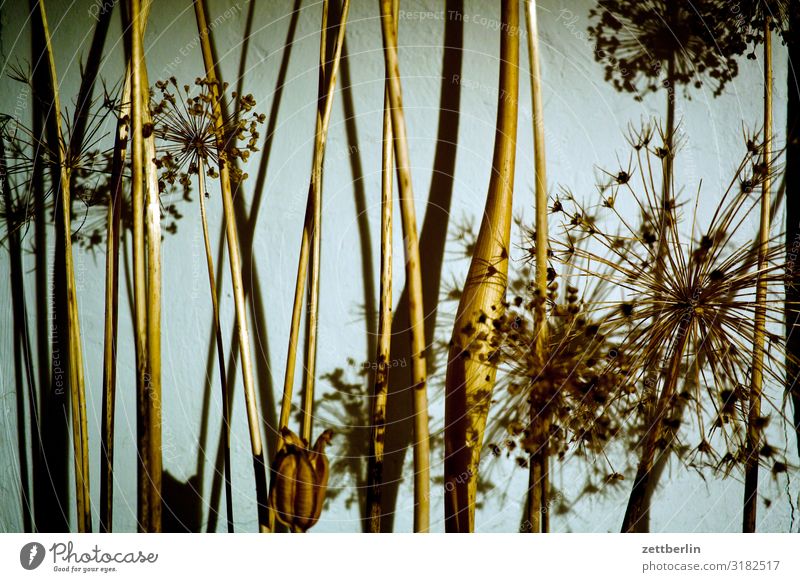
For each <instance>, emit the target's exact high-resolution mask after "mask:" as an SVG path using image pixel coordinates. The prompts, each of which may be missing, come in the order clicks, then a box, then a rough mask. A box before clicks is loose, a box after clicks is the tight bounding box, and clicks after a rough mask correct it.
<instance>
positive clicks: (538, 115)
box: [525, 0, 550, 533]
mask: <svg viewBox="0 0 800 582" xmlns="http://www.w3.org/2000/svg"><path fill="white" fill-rule="evenodd" d="M525 22H526V24H527V27H528V61H529V65H530V82H531V103H532V106H533V107H532V109H533V156H534V157H533V163H534V172H535V175H536V289H537V291H538V292H539V298H540V299H542V301H539V302H538V303H537V304H536V307H535V309H534V326H535V333H534V337H535V338H536V345H535V346H534V349H535V353H536V357H537V360H538V361H539V362H540V365H544V363H545V361H546V359H547V357H548V354H547V335H548V333H547V332H548V328H547V312H546V309H545V302H544V301H543V299H544V298H545V297H546V296H547V251H548V232H549V231H548V226H547V165H546V162H545V142H544V112H543V104H542V77H541V68H540V67H539V30H538V26H537V23H536V2H535V1H534V0H527V1H526V2H525ZM539 412H540V411H538V410H534V409H533V408H532V409H531V419H530V420H531V429H532V431H533V433H534V434H536V435H538V438H536V439H535V442H536V444H537V446H539V447H540V448H539V450H538V451H535V452H532V453H531V455H530V469H529V476H528V522H529V524H530V527H529V528H525V530H526V531H530V532H531V533H539V532H546V531H548V529H549V519H548V516H549V512H548V511H547V510H546V506H547V490H548V488H549V470H548V463H549V456H548V451H547V439H548V433H549V432H550V419H549V418H545V417H544V416H541V417H540V415H539Z"/></svg>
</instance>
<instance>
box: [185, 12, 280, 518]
mask: <svg viewBox="0 0 800 582" xmlns="http://www.w3.org/2000/svg"><path fill="white" fill-rule="evenodd" d="M194 10H195V17H196V19H197V30H198V33H199V37H200V47H201V49H202V53H203V64H204V65H205V72H206V78H207V79H208V80H209V81H210V83H211V85H210V89H211V98H212V107H213V111H214V117H215V119H216V123H217V129H218V130H220V135H219V136H218V144H217V147H218V149H219V150H220V153H222V152H223V151H224V149H225V144H224V143H223V141H222V140H223V137H222V135H221V133H222V123H223V122H222V115H221V111H222V107H221V104H220V97H219V87H218V82H217V74H216V70H215V66H214V58H213V56H212V54H211V41H210V40H209V29H208V20H207V18H206V14H205V8H204V7H203V0H194ZM219 183H220V191H221V193H222V204H223V210H224V213H225V233H226V237H227V240H228V258H229V262H230V269H231V281H232V284H233V299H234V304H235V311H236V329H237V333H238V336H239V352H240V357H241V360H242V377H243V381H244V396H245V406H246V408H247V424H248V427H249V429H250V446H251V451H252V455H253V469H254V471H255V483H256V500H257V503H258V523H259V530H260V531H261V532H266V531H269V510H268V503H267V501H268V492H267V482H266V464H265V461H264V446H263V442H262V439H261V428H260V417H259V413H258V408H257V405H256V394H255V387H254V380H253V361H252V358H251V355H250V333H249V330H248V325H247V307H246V305H245V300H244V285H243V284H242V258H241V251H240V249H239V235H238V233H237V231H236V214H235V210H234V207H233V193H232V191H231V177H230V170H229V169H228V165H227V164H226V163H221V164H220V167H219Z"/></svg>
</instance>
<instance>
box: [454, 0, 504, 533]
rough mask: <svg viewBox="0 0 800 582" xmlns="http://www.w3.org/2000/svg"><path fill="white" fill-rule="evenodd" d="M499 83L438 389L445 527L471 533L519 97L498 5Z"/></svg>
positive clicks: (490, 382) (500, 303) (490, 386)
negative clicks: (480, 203)
mask: <svg viewBox="0 0 800 582" xmlns="http://www.w3.org/2000/svg"><path fill="white" fill-rule="evenodd" d="M501 20H502V27H501V36H500V82H499V87H498V100H497V129H496V132H495V142H494V155H493V159H492V176H491V179H490V181H489V191H488V193H487V195H486V209H485V211H484V215H483V220H482V221H481V227H480V231H479V233H478V239H477V241H476V244H475V251H474V254H473V257H472V261H471V263H470V267H469V272H468V275H467V281H466V283H465V285H464V291H463V293H462V295H461V301H460V302H459V305H458V312H457V314H456V321H455V325H454V327H453V337H452V340H451V348H450V354H449V362H448V366H447V379H446V383H445V391H446V400H445V528H446V530H447V531H448V532H471V531H473V530H474V528H475V497H476V492H477V483H478V469H479V464H480V455H481V446H482V443H483V433H484V429H485V427H486V417H487V415H488V412H489V404H490V402H491V398H492V391H493V389H494V380H495V372H496V369H495V367H494V366H493V365H492V364H491V363H490V362H488V361H487V358H488V356H489V354H490V352H491V349H490V346H488V345H486V344H485V342H482V341H480V340H479V337H480V335H481V334H482V333H483V332H484V331H488V329H489V328H488V323H489V322H490V321H491V320H492V319H494V318H496V317H497V316H498V315H499V314H500V312H501V311H502V309H503V301H504V298H505V290H506V284H507V275H508V254H509V244H510V238H511V216H512V199H513V193H514V163H515V154H516V140H517V109H518V98H519V5H518V2H517V0H503V2H502V3H501Z"/></svg>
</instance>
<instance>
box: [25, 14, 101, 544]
mask: <svg viewBox="0 0 800 582" xmlns="http://www.w3.org/2000/svg"><path fill="white" fill-rule="evenodd" d="M38 6H39V18H40V22H41V26H42V37H43V39H44V42H45V48H46V52H47V66H48V70H49V74H50V85H51V88H52V98H53V124H54V125H55V131H56V135H57V138H58V148H57V149H58V162H59V186H60V194H61V204H60V206H61V208H60V211H61V214H62V221H63V224H64V249H65V258H64V260H65V265H64V267H65V271H66V277H67V281H66V283H67V289H66V292H67V318H68V324H69V329H68V337H69V380H70V381H69V387H70V404H71V408H72V442H73V449H74V459H75V492H76V498H77V515H78V531H79V532H90V531H92V513H91V499H90V489H89V437H88V434H87V427H86V395H85V391H84V380H83V357H82V352H81V331H80V319H79V314H78V297H77V291H76V288H75V269H74V265H73V256H72V225H71V192H70V172H69V168H68V165H67V151H66V147H67V146H66V142H65V141H64V138H63V134H62V129H61V100H60V98H59V85H58V75H57V74H56V64H55V55H54V54H53V45H52V39H51V38H50V29H49V26H48V24H47V13H46V11H45V7H44V2H43V1H42V0H39V2H38Z"/></svg>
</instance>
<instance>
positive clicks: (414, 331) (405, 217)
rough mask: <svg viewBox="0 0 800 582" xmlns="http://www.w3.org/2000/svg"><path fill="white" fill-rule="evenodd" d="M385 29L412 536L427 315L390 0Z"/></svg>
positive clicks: (423, 508) (421, 528)
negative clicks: (410, 426)
mask: <svg viewBox="0 0 800 582" xmlns="http://www.w3.org/2000/svg"><path fill="white" fill-rule="evenodd" d="M379 1H380V7H381V26H382V29H383V56H384V62H385V66H386V76H387V79H388V83H389V103H390V105H391V115H392V132H393V135H394V139H395V141H394V155H395V163H396V165H397V182H398V184H399V188H400V218H401V222H402V225H403V238H404V240H405V260H406V284H407V287H408V313H409V321H410V327H411V329H410V335H411V375H412V383H411V390H412V391H413V396H412V401H413V411H414V531H415V532H423V533H425V532H427V531H428V529H429V525H430V435H429V429H428V386H427V383H428V373H427V369H426V361H425V349H426V345H427V343H426V341H425V310H424V308H423V304H422V296H423V293H422V271H421V264H420V256H419V236H418V235H417V217H416V211H415V210H414V190H413V188H412V185H411V160H410V159H409V155H408V137H407V134H406V122H405V116H404V114H403V96H402V87H401V82H400V64H399V60H398V57H397V32H396V24H395V22H396V21H395V19H394V17H393V5H392V0H379Z"/></svg>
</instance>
